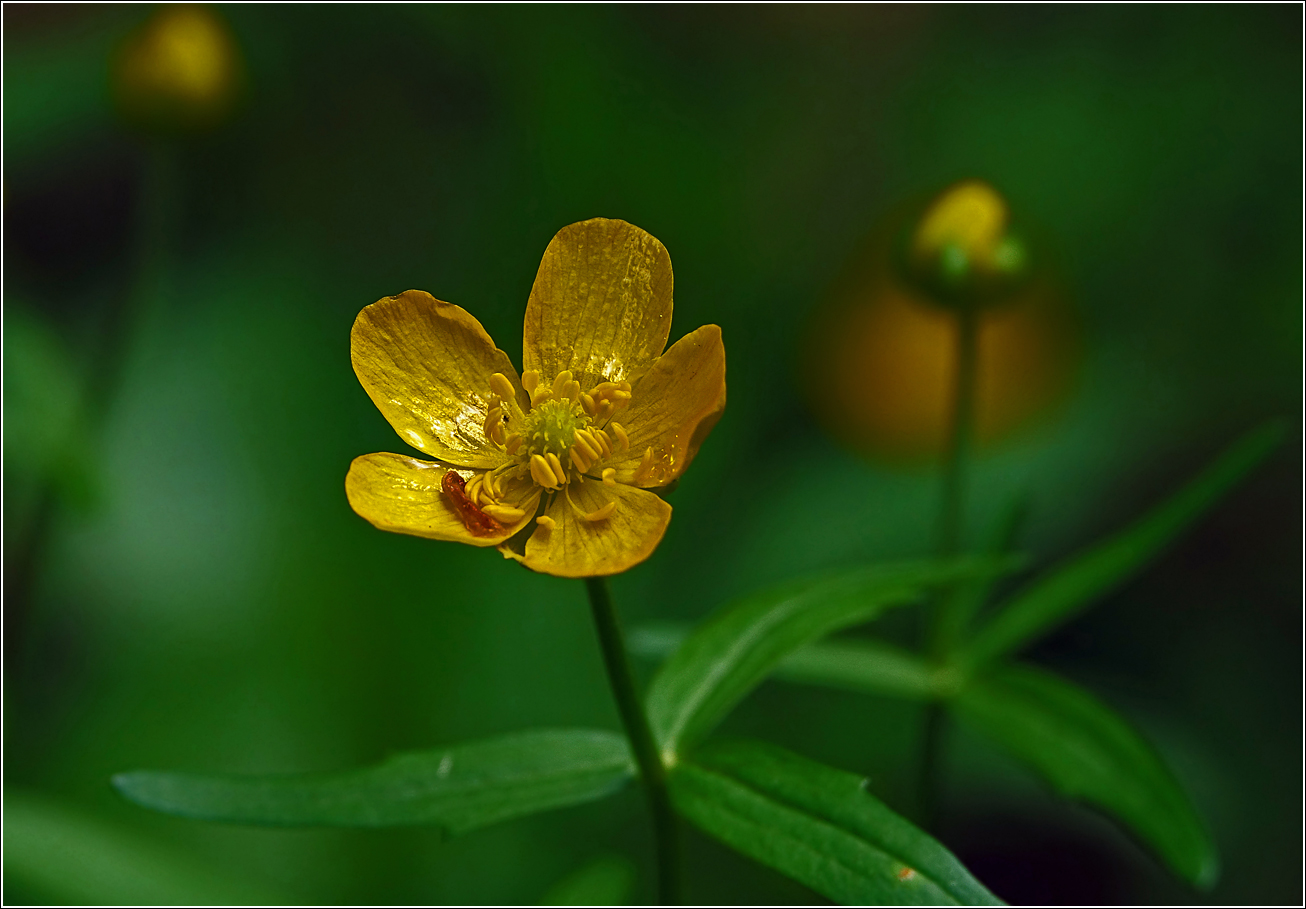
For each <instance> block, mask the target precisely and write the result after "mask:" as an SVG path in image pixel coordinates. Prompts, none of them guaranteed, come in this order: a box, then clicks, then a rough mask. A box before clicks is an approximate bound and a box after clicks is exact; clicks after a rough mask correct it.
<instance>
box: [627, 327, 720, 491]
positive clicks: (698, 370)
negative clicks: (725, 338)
mask: <svg viewBox="0 0 1306 909" xmlns="http://www.w3.org/2000/svg"><path fill="white" fill-rule="evenodd" d="M725 407H726V349H725V346H724V345H723V344H722V343H721V329H720V328H718V327H717V326H715V325H704V326H703V327H702V328H700V329H698V330H697V331H694V332H690V333H689V334H687V335H685V337H683V338H681V339H680V340H679V341H677V342H676V343H675V344H673V345H671V349H670V350H668V351H667V352H666V353H665V354H664V355H663V356H662V357H661V358H659V359H658V361H657V362H656V363H654V364H653V368H652V369H651V370H649V371H648V374H647V375H645V376H644V378H642V379H640V380H639V383H638V384H637V385H636V386H635V391H634V395H633V396H632V398H631V401H630V406H629V407H628V408H626V410H624V411H623V412H622V413H621V414H620V417H621V423H622V426H623V428H624V429H625V431H626V434H627V435H628V436H629V437H630V447H629V448H627V449H626V450H625V451H619V452H615V453H614V456H613V459H612V462H611V463H612V466H614V467H615V468H616V469H617V481H618V482H620V483H630V484H633V485H635V486H643V487H652V486H665V485H666V484H668V483H670V482H671V481H672V480H674V479H675V478H676V477H678V476H680V475H681V474H682V473H684V472H685V470H686V468H688V467H689V464H690V462H691V461H693V460H694V455H696V454H697V453H698V447H699V446H700V445H702V444H703V440H704V439H706V438H707V434H708V433H709V432H710V431H711V430H712V427H713V426H715V425H716V421H717V420H719V419H720V418H721V412H722V411H723V410H725ZM650 448H651V449H653V457H652V462H651V464H650V465H649V466H648V467H647V468H645V469H643V470H641V469H640V465H641V463H642V462H643V460H644V457H645V454H646V453H647V451H648V450H649V449H650Z"/></svg>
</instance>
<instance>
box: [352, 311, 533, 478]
mask: <svg viewBox="0 0 1306 909" xmlns="http://www.w3.org/2000/svg"><path fill="white" fill-rule="evenodd" d="M350 349H351V353H352V356H353V361H354V372H355V373H357V375H358V381H359V382H361V383H362V385H363V389H364V390H365V391H366V392H367V395H368V397H370V398H371V399H372V402H373V403H374V404H376V406H377V408H378V409H379V410H380V411H381V413H382V415H383V416H384V417H385V418H386V420H388V421H389V423H390V425H391V426H393V427H394V429H395V432H397V433H399V437H400V438H401V439H403V440H404V441H405V442H407V443H408V444H409V445H412V446H413V447H414V448H416V449H418V450H420V451H422V452H425V453H426V454H428V455H430V456H431V457H433V458H436V459H438V460H441V461H448V462H449V463H451V464H456V465H458V466H459V467H496V466H498V465H499V464H502V463H503V462H504V460H505V459H506V456H505V455H504V453H503V452H502V451H501V450H500V449H498V448H496V447H495V446H493V445H491V444H490V443H489V442H488V441H486V438H485V420H486V417H487V416H488V414H489V410H490V404H489V398H490V386H489V380H490V376H491V375H492V374H494V373H496V372H501V373H503V374H504V375H505V376H507V377H508V379H509V381H510V382H512V384H513V386H514V388H516V389H518V397H519V403H521V404H526V403H527V401H526V398H525V393H524V392H521V391H520V388H521V380H520V379H519V378H518V376H517V370H516V369H514V368H513V365H512V361H511V360H509V359H508V355H507V354H505V353H504V352H503V351H501V350H499V349H498V348H497V347H495V346H494V342H493V341H492V340H490V336H489V335H488V334H487V333H486V331H485V329H484V328H482V327H481V323H480V322H478V321H476V319H475V318H473V317H472V315H471V314H469V313H468V312H467V311H466V310H464V309H463V308H462V307H459V306H454V305H453V304H452V303H445V302H443V301H441V300H437V299H435V298H434V297H432V296H431V295H430V294H428V293H425V292H424V291H420V290H410V291H407V292H405V293H402V294H399V295H398V296H396V297H386V298H384V299H381V300H378V301H377V302H375V303H373V304H372V305H371V306H368V307H366V308H364V309H363V311H362V312H360V313H359V314H358V318H357V319H356V320H355V322H354V329H353V333H352V334H351V336H350ZM437 479H438V478H437Z"/></svg>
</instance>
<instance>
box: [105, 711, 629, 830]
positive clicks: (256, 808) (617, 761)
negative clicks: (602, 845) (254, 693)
mask: <svg viewBox="0 0 1306 909" xmlns="http://www.w3.org/2000/svg"><path fill="white" fill-rule="evenodd" d="M633 773H634V769H633V764H632V763H631V760H630V752H629V749H628V747H627V745H626V740H625V738H623V737H622V736H620V735H617V734H616V733H612V732H605V731H602V730H592V729H538V730H531V731H527V732H519V733H514V734H512V735H505V736H502V737H500V738H494V739H486V740H484V741H479V742H469V743H466V744H462V745H453V746H450V747H448V748H441V749H437V750H434V751H420V752H413V753H409V754H399V755H395V756H394V757H392V758H390V759H389V760H387V761H385V762H384V763H381V764H379V765H377V766H375V767H369V768H365V769H362V770H351V771H346V772H344V773H332V774H311V775H302V776H262V777H240V776H201V775H199V774H190V773H168V772H159V771H150V770H144V771H137V772H135V773H122V774H119V775H118V776H115V777H114V778H113V784H114V786H116V787H117V789H118V791H119V792H121V793H122V794H123V795H124V796H126V797H127V798H128V799H130V800H131V801H133V802H135V803H137V804H138V805H143V806H145V807H146V808H153V809H154V810H156V811H162V812H165V813H167V814H178V815H181V816H183V817H193V818H200V819H202V820H210V821H228V822H232V823H239V824H263V825H269V826H277V827H299V826H333V827H398V826H409V825H417V824H421V825H431V826H435V827H439V828H441V829H442V830H444V831H445V832H446V833H450V834H457V833H462V832H464V831H467V830H472V829H475V828H477V827H484V826H486V825H488V824H493V823H496V822H498V821H504V820H508V819H509V818H514V817H520V816H522V815H526V814H533V813H535V812H537V811H545V810H547V809H549V808H558V807H562V806H564V805H574V804H576V803H579V802H588V801H591V800H593V799H597V798H600V797H601V796H604V795H607V794H609V793H611V792H614V791H615V790H617V789H619V788H620V787H621V786H622V785H623V784H624V783H625V782H626V780H627V779H629V778H630V777H631V776H632V775H633Z"/></svg>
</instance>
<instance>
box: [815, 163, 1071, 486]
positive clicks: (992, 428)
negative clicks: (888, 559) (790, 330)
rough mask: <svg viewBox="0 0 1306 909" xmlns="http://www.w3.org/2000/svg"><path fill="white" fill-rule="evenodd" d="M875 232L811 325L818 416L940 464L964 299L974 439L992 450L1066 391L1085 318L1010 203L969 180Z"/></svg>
mask: <svg viewBox="0 0 1306 909" xmlns="http://www.w3.org/2000/svg"><path fill="white" fill-rule="evenodd" d="M912 215H913V216H909V217H908V218H907V219H906V225H905V226H904V225H903V220H902V219H893V220H892V222H891V223H889V224H887V225H885V226H883V227H881V228H880V229H878V230H876V231H875V232H874V234H873V235H872V237H871V239H870V240H869V241H868V243H867V244H866V245H865V246H864V247H863V249H862V251H861V252H860V253H859V254H858V255H857V256H856V257H855V258H854V260H853V261H852V262H851V263H850V265H849V267H848V270H847V273H846V276H845V278H844V279H843V280H841V281H840V282H839V284H838V285H837V287H836V288H835V289H834V290H833V291H832V293H831V294H830V295H829V298H828V299H827V301H826V303H825V305H824V306H822V307H821V308H820V309H819V310H818V312H817V314H816V316H815V318H814V319H813V323H812V326H811V332H810V336H809V340H808V343H807V345H806V348H805V351H804V354H803V357H802V361H801V366H800V372H801V381H802V383H803V385H804V386H805V390H806V392H807V397H808V399H809V401H810V404H811V407H812V410H813V413H814V415H815V416H816V418H817V420H818V421H819V422H820V423H821V424H822V425H823V426H824V427H825V428H826V429H827V430H828V431H829V432H830V433H831V434H832V435H833V436H834V437H835V438H837V439H839V440H840V441H841V442H843V443H844V444H847V445H849V446H851V447H852V448H854V449H855V450H857V451H859V452H861V453H863V454H867V455H870V456H873V457H878V458H882V459H888V460H893V461H912V460H920V459H925V458H930V457H933V456H936V455H938V454H939V453H940V452H942V450H943V448H944V445H945V444H946V442H947V437H948V425H949V418H950V415H951V412H952V406H953V402H952V398H953V393H954V384H955V370H956V353H955V347H956V344H957V337H958V323H959V320H958V316H957V307H958V306H974V307H976V308H977V310H978V345H979V354H978V364H977V375H976V413H975V438H976V441H977V442H978V443H979V444H981V445H985V444H991V443H993V442H995V441H997V440H999V439H1001V438H1002V437H1004V436H1006V435H1008V434H1009V433H1010V432H1012V431H1013V430H1015V429H1016V428H1018V427H1019V426H1021V425H1022V424H1024V423H1026V422H1028V421H1029V420H1030V419H1031V418H1033V417H1035V416H1036V415H1038V414H1039V413H1042V412H1044V411H1046V410H1047V409H1048V408H1049V407H1050V406H1051V405H1052V404H1053V403H1054V402H1056V401H1057V400H1059V399H1060V398H1062V397H1063V396H1064V395H1065V393H1066V392H1067V390H1068V389H1069V386H1070V383H1071V380H1072V378H1073V375H1074V372H1075V367H1076V364H1077V361H1078V350H1079V336H1078V324H1077V320H1076V319H1075V316H1074V312H1073V310H1072V308H1071V306H1070V304H1069V301H1068V300H1067V298H1066V295H1065V293H1064V291H1063V290H1062V288H1061V287H1060V285H1059V284H1058V282H1057V281H1056V280H1055V276H1054V275H1053V274H1052V273H1051V271H1050V269H1048V268H1047V267H1046V266H1041V265H1038V264H1036V263H1034V262H1032V261H1031V258H1030V255H1029V251H1028V247H1027V244H1026V241H1025V240H1023V239H1022V238H1021V237H1020V236H1019V235H1018V234H1017V233H1015V232H1014V231H1013V230H1012V229H1011V227H1010V224H1009V221H1010V214H1009V209H1008V205H1007V203H1006V201H1005V200H1004V199H1003V197H1002V196H1001V195H1000V194H999V193H998V192H997V191H996V190H994V189H993V188H992V187H991V186H989V185H988V184H986V183H982V182H980V181H977V180H967V181H964V182H962V183H958V184H956V185H955V186H953V187H951V188H949V189H947V190H945V191H944V192H943V193H941V194H940V195H939V196H937V197H936V198H935V199H934V200H932V201H931V202H930V203H929V204H928V205H927V206H925V207H924V209H923V210H921V209H919V208H918V209H916V211H915V212H913V213H912Z"/></svg>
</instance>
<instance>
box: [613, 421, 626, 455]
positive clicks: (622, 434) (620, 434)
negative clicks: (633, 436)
mask: <svg viewBox="0 0 1306 909" xmlns="http://www.w3.org/2000/svg"><path fill="white" fill-rule="evenodd" d="M608 429H611V430H612V434H613V435H615V436H616V437H617V441H618V442H620V443H621V450H622V451H625V450H627V449H628V448H630V436H628V435H626V429H625V427H623V426H622V425H621V424H620V423H609V424H608Z"/></svg>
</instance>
